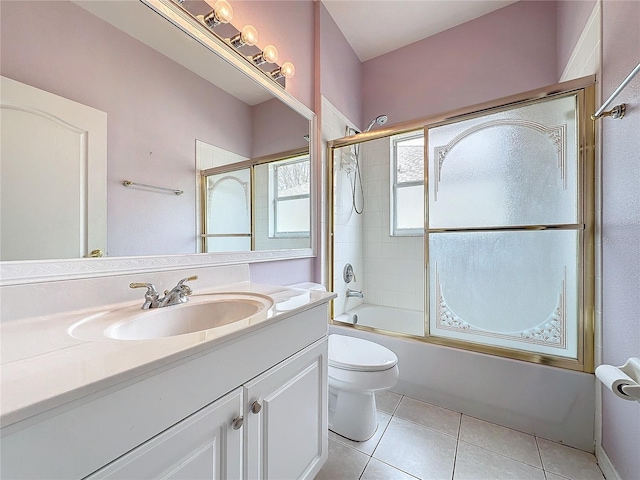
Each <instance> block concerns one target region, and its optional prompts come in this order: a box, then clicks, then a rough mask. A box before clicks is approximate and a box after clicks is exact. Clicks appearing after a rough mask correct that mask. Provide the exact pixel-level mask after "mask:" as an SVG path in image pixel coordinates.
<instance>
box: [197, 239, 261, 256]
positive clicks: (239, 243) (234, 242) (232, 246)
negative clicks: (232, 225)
mask: <svg viewBox="0 0 640 480" xmlns="http://www.w3.org/2000/svg"><path fill="white" fill-rule="evenodd" d="M206 240H207V249H206V251H207V252H209V253H213V252H246V251H249V250H251V237H209V238H207V239H206Z"/></svg>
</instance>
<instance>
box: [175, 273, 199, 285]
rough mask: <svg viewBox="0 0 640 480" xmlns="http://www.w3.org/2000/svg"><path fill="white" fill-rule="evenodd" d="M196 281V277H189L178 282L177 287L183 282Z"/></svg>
mask: <svg viewBox="0 0 640 480" xmlns="http://www.w3.org/2000/svg"><path fill="white" fill-rule="evenodd" d="M197 279H198V275H191V276H190V277H187V278H183V279H182V280H180V281H179V282H178V287H179V286H180V285H182V284H183V283H184V282H192V281H194V280H197Z"/></svg>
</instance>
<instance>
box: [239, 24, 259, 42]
mask: <svg viewBox="0 0 640 480" xmlns="http://www.w3.org/2000/svg"><path fill="white" fill-rule="evenodd" d="M240 39H241V40H242V44H243V45H249V46H252V45H255V44H256V43H258V31H257V30H256V29H255V28H254V27H253V26H251V25H245V26H244V27H242V30H241V31H240Z"/></svg>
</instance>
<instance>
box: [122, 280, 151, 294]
mask: <svg viewBox="0 0 640 480" xmlns="http://www.w3.org/2000/svg"><path fill="white" fill-rule="evenodd" d="M129 288H146V289H147V295H154V294H155V295H157V294H158V290H156V286H155V285H154V284H153V283H139V282H133V283H130V284H129Z"/></svg>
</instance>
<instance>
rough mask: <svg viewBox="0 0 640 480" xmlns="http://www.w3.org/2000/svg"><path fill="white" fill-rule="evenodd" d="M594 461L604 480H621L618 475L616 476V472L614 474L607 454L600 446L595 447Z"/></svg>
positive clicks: (613, 468) (614, 470)
mask: <svg viewBox="0 0 640 480" xmlns="http://www.w3.org/2000/svg"><path fill="white" fill-rule="evenodd" d="M596 459H597V460H598V466H599V467H600V470H602V473H603V474H604V478H606V479H607V480H622V478H620V475H618V472H616V469H615V467H614V466H613V463H611V460H609V457H608V456H607V452H605V451H604V448H602V445H596Z"/></svg>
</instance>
